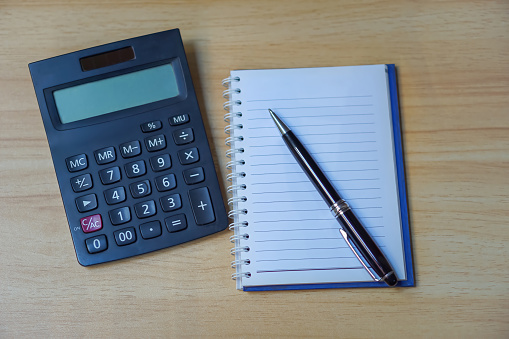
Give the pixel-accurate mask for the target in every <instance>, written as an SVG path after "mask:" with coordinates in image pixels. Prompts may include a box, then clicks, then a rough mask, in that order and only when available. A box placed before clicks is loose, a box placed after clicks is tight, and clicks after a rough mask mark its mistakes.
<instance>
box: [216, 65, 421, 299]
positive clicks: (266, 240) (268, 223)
mask: <svg viewBox="0 0 509 339" xmlns="http://www.w3.org/2000/svg"><path fill="white" fill-rule="evenodd" d="M223 84H224V85H225V86H227V87H228V89H227V90H226V91H225V92H224V95H225V97H226V98H227V99H228V101H227V102H225V104H224V107H225V109H226V110H228V113H227V114H226V115H225V121H227V122H228V123H229V124H228V125H227V126H226V128H225V131H226V132H227V133H228V134H229V137H228V138H227V139H226V143H227V144H228V145H229V146H230V149H229V150H228V151H227V156H228V157H230V158H231V159H230V161H229V162H228V164H227V167H228V168H229V169H230V170H231V173H229V174H228V178H227V179H228V180H229V181H230V182H231V185H230V186H229V187H228V192H229V193H230V194H231V197H230V199H229V201H228V202H229V205H230V212H229V216H230V218H232V219H233V222H232V223H231V224H230V229H231V230H233V231H234V235H233V236H231V238H230V240H231V241H232V242H233V243H234V247H233V248H232V250H231V254H233V255H234V256H235V260H234V261H233V262H232V267H234V268H235V269H236V272H235V273H234V274H233V278H234V279H236V281H237V288H238V289H243V290H245V291H259V290H281V289H308V288H339V287H384V286H386V285H385V284H384V283H381V282H374V281H373V280H372V278H371V277H370V275H369V274H368V272H367V271H366V270H365V269H364V267H363V266H362V265H361V264H360V262H359V261H358V259H357V258H356V257H355V255H354V254H353V252H352V251H351V249H350V248H349V247H348V245H347V244H346V242H345V241H344V239H343V238H342V237H341V235H340V233H339V224H338V222H337V221H336V220H335V219H334V218H333V216H332V214H331V213H330V212H329V210H328V208H327V206H326V204H325V203H324V201H323V200H322V198H321V197H320V195H319V194H318V192H317V191H316V190H315V188H314V187H313V185H312V184H311V182H309V180H308V179H307V177H306V175H305V174H304V172H302V170H301V168H300V167H299V165H298V164H297V163H296V161H295V159H294V158H293V157H292V155H291V154H290V153H289V151H288V149H287V148H286V146H285V144H284V142H283V140H282V139H281V136H280V134H279V132H278V130H277V128H276V126H275V125H274V122H273V121H272V119H271V117H270V115H269V112H268V108H271V109H272V110H273V111H274V112H276V113H277V114H278V115H279V116H280V117H281V118H282V119H283V120H284V121H285V122H286V124H287V125H288V127H290V128H291V129H292V131H293V132H294V133H295V134H296V136H297V137H298V138H299V139H300V140H301V141H302V143H303V144H304V145H305V146H306V148H307V149H308V150H309V152H310V153H311V154H312V156H313V157H314V158H315V160H316V161H317V163H318V164H319V166H320V167H321V168H322V170H323V171H324V172H325V174H326V176H327V177H328V178H329V180H330V181H331V182H332V183H333V185H334V186H335V188H336V189H337V191H338V192H339V193H340V195H341V196H342V197H343V198H344V199H345V200H346V201H347V202H348V203H349V204H350V206H351V207H352V209H353V210H354V212H355V213H356V215H357V216H358V218H359V219H360V220H361V222H363V224H364V226H365V227H366V228H367V230H368V232H369V233H370V234H371V236H372V237H373V238H374V239H375V241H376V242H377V244H378V245H379V246H380V248H381V249H382V251H383V252H384V253H385V255H386V257H387V258H388V259H389V261H390V262H391V264H392V266H393V267H394V269H395V271H396V274H397V276H398V278H399V279H400V282H399V283H398V286H413V285H414V276H413V266H412V258H411V247H410V245H411V244H410V233H409V222H408V209H407V202H406V188H405V176H404V166H403V151H402V139H401V130H400V121H399V110H398V98H397V87H396V72H395V67H394V65H370V66H349V67H324V68H301V69H272V70H238V71H231V73H230V77H229V78H227V79H225V80H224V81H223Z"/></svg>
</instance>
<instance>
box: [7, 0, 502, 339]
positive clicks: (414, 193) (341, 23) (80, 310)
mask: <svg viewBox="0 0 509 339" xmlns="http://www.w3.org/2000/svg"><path fill="white" fill-rule="evenodd" d="M176 27H178V28H180V29H181V33H182V36H183V39H184V42H185V47H186V50H187V53H188V57H189V61H190V65H191V68H192V73H193V79H194V83H195V86H196V89H197V92H198V94H199V97H200V105H201V107H202V109H203V113H204V116H205V121H206V126H207V131H208V133H209V138H210V141H211V142H212V144H213V150H214V151H215V156H216V164H217V166H218V169H219V170H220V174H221V176H222V178H224V177H225V176H226V170H225V169H224V165H225V163H226V158H225V157H224V156H223V154H224V151H225V150H226V146H225V145H224V133H223V127H224V122H223V121H222V116H223V113H224V112H223V110H222V101H223V99H222V98H221V92H222V90H223V88H222V87H221V85H220V83H221V79H222V78H224V77H226V76H228V74H229V71H230V70H231V69H251V68H289V67H314V66H341V65H358V64H376V63H395V64H396V65H397V66H398V80H399V95H400V107H401V113H402V123H403V137H404V143H405V144H404V146H405V157H406V170H407V182H408V194H409V203H410V209H411V233H412V240H413V251H414V261H415V271H416V277H417V287H415V288H406V289H391V290H388V289H385V290H383V291H381V290H378V289H345V290H323V291H322V290H313V291H295V292H290V291H287V292H261V293H244V292H239V291H236V290H235V286H234V282H233V281H231V280H230V278H229V276H230V274H231V273H232V272H231V269H230V268H229V262H230V260H231V258H230V256H229V254H228V253H229V247H230V243H229V242H228V237H229V235H230V234H228V232H223V233H220V234H216V235H214V236H211V237H208V238H206V239H202V240H199V241H195V242H192V243H189V244H185V245H182V246H178V247H175V248H170V249H167V250H163V251H159V252H156V253H152V254H149V255H144V256H140V257H136V258H133V259H128V260H124V261H122V262H116V263H110V264H105V265H99V266H97V267H92V268H83V267H81V266H79V265H78V263H77V261H76V259H75V254H74V249H73V246H72V242H71V239H70V236H69V230H68V226H67V223H66V218H65V215H64V211H63V207H62V202H61V199H60V194H59V190H58V186H57V182H56V178H55V174H54V171H53V166H52V161H51V156H50V153H49V148H48V145H47V141H46V137H45V133H44V129H43V125H42V121H41V119H40V113H39V109H38V106H37V102H36V98H35V95H34V91H33V87H32V83H31V80H30V75H29V72H28V67H27V64H28V63H29V62H33V61H37V60H41V59H44V58H49V57H52V56H55V55H59V54H63V53H67V52H72V51H75V50H78V49H83V48H88V47H92V46H95V45H98V44H104V43H108V42H112V41H116V40H120V39H126V38H130V37H133V36H139V35H144V34H148V33H153V32H157V31H162V30H166V29H171V28H176ZM508 32H509V2H507V1H459V0H456V1H453V0H451V1H388V2H384V1H364V0H361V1H354V0H351V1H290V0H287V1H268V0H259V1H252V2H240V1H214V2H211V1H210V2H209V1H161V0H153V1H147V2H138V1H117V0H111V1H69V0H66V1H62V0H53V1H41V2H38V1H0V47H1V48H0V103H1V105H0V119H1V120H0V122H1V124H0V231H1V233H0V270H1V271H0V304H1V306H0V337H3V338H5V337H7V338H15V337H16V338H17V337H85V336H86V337H92V336H97V337H113V336H115V337H205V336H207V337H292V338H295V337H315V336H317V337H349V338H366V337H397V338H399V337H424V338H429V337H433V338H435V337H445V338H465V337H472V338H478V337H481V336H482V337H483V338H502V337H509V322H508V321H507V319H508V318H509V270H508V269H507V266H506V259H507V258H508V257H509V246H508V245H507V244H508V241H509V228H508V227H507V225H508V222H509V215H508V214H509V213H508V206H509V204H508V203H509V197H508V191H509V185H508V184H509V175H508V173H509V109H508V107H509V96H508V92H509V59H508V57H507V56H508V55H509V34H508ZM222 181H223V185H224V187H225V186H226V181H225V180H222Z"/></svg>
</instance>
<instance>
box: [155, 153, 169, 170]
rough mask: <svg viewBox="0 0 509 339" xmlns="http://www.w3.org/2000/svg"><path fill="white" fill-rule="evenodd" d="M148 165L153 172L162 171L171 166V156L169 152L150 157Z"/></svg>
mask: <svg viewBox="0 0 509 339" xmlns="http://www.w3.org/2000/svg"><path fill="white" fill-rule="evenodd" d="M150 166H151V167H152V170H153V171H154V172H160V171H164V170H166V169H168V168H170V167H171V158H170V155H169V154H161V155H158V156H157V157H152V158H150Z"/></svg>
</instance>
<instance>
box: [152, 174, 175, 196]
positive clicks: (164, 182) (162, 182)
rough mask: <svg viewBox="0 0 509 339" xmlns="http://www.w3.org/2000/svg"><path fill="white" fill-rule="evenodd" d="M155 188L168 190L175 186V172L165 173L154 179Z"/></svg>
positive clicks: (161, 190)
mask: <svg viewBox="0 0 509 339" xmlns="http://www.w3.org/2000/svg"><path fill="white" fill-rule="evenodd" d="M155 182H156V188H157V190H158V191H159V192H164V191H169V190H171V189H174V188H175V187H177V180H176V178H175V174H167V175H162V176H160V177H157V178H156V180H155Z"/></svg>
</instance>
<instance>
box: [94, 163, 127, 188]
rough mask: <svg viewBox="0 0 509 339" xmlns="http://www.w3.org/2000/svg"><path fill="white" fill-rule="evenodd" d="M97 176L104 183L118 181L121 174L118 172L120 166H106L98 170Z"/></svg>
mask: <svg viewBox="0 0 509 339" xmlns="http://www.w3.org/2000/svg"><path fill="white" fill-rule="evenodd" d="M99 178H101V182H102V183H103V184H105V185H109V184H113V183H114V182H117V181H120V179H121V178H122V175H121V174H120V168H118V167H117V166H115V167H111V168H106V169H103V170H101V171H99Z"/></svg>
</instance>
